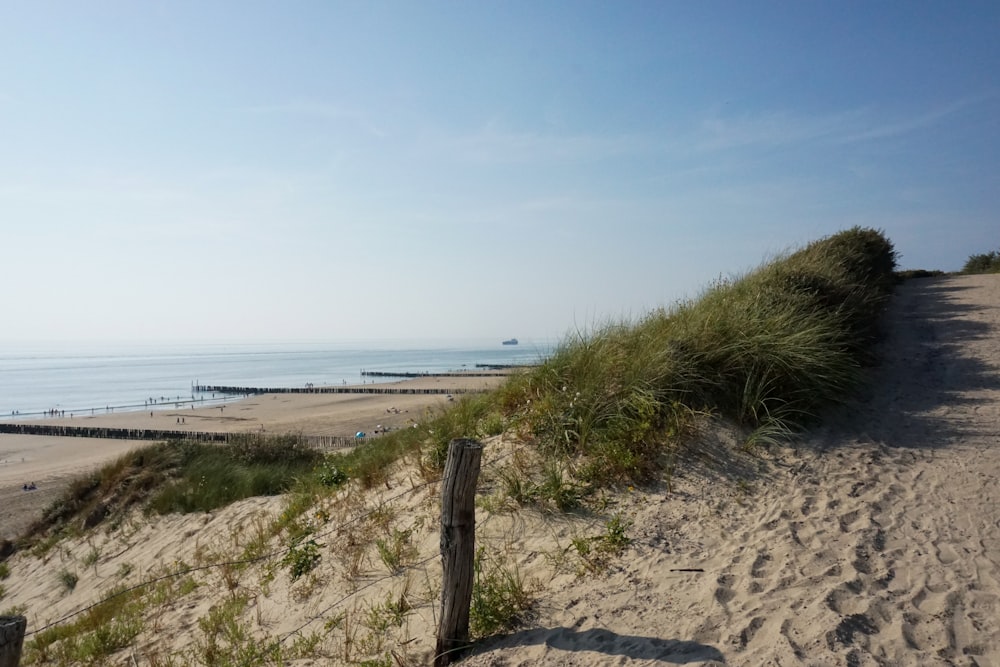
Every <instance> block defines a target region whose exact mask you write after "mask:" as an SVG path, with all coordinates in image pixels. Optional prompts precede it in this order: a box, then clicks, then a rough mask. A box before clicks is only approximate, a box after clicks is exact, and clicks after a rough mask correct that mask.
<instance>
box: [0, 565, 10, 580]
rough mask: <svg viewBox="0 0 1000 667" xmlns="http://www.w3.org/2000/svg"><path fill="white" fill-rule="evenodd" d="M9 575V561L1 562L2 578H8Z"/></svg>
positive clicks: (0, 576) (0, 575)
mask: <svg viewBox="0 0 1000 667" xmlns="http://www.w3.org/2000/svg"><path fill="white" fill-rule="evenodd" d="M9 576H10V565H8V564H7V561H4V562H2V563H0V580H2V579H6V578H7V577H9Z"/></svg>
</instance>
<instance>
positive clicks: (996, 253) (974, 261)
mask: <svg viewBox="0 0 1000 667" xmlns="http://www.w3.org/2000/svg"><path fill="white" fill-rule="evenodd" d="M962 273H1000V250H993V251H990V252H986V253H982V254H979V255H971V256H970V257H969V259H968V260H966V262H965V266H963V267H962Z"/></svg>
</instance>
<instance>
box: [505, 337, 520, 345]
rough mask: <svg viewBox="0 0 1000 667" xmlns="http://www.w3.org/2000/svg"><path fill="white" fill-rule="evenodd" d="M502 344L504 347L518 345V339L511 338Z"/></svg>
mask: <svg viewBox="0 0 1000 667" xmlns="http://www.w3.org/2000/svg"><path fill="white" fill-rule="evenodd" d="M502 344H503V345H517V339H516V338H510V339H508V340H505V341H504V342H503V343H502Z"/></svg>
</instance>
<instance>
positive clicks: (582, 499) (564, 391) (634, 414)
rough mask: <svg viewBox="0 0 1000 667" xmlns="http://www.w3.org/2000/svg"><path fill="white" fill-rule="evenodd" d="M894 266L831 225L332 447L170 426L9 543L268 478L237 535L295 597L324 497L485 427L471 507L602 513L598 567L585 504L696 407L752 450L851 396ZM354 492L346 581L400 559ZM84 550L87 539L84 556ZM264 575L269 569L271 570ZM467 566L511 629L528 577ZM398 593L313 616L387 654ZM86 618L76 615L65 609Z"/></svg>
mask: <svg viewBox="0 0 1000 667" xmlns="http://www.w3.org/2000/svg"><path fill="white" fill-rule="evenodd" d="M992 255H993V256H994V257H993V260H994V261H995V260H996V257H995V255H996V253H993V254H992ZM895 268H896V254H895V251H894V249H893V247H892V244H891V243H890V242H889V240H888V239H886V238H885V236H884V235H883V234H882V233H881V232H879V231H876V230H871V229H861V228H854V229H851V230H847V231H844V232H841V233H839V234H836V235H833V236H831V237H828V238H825V239H822V240H819V241H816V242H814V243H811V244H809V245H807V246H806V247H804V248H802V249H800V250H798V251H795V252H791V253H788V254H786V255H784V256H781V257H779V258H777V259H775V260H773V261H771V262H769V263H767V264H765V265H763V266H761V267H759V268H758V269H756V270H754V271H750V272H748V273H746V274H744V275H741V276H736V277H732V278H727V279H721V280H719V281H717V282H715V283H714V284H712V285H710V286H709V287H708V288H707V289H706V290H705V291H704V293H703V294H701V296H700V297H699V298H697V299H694V300H691V301H687V302H684V303H680V304H678V305H676V306H674V307H672V308H669V309H661V310H657V311H654V312H652V313H649V314H648V315H646V316H645V317H643V318H641V319H639V320H638V321H630V322H612V323H607V324H605V325H603V326H599V327H596V328H595V329H594V330H593V331H588V332H582V333H577V334H574V335H572V336H570V337H569V338H567V339H566V340H565V341H564V342H563V343H562V344H561V345H560V346H559V347H558V349H557V350H556V351H555V352H554V353H553V355H552V356H551V357H550V358H549V359H547V360H545V361H544V362H543V363H542V364H541V365H539V366H537V367H534V368H532V369H530V370H527V371H524V372H521V373H519V374H517V375H514V376H512V377H511V378H510V379H509V381H508V382H507V383H505V384H504V385H503V386H502V387H501V388H499V389H498V390H496V391H494V392H491V393H489V394H483V395H466V396H464V397H462V398H461V399H460V400H458V401H456V402H455V403H454V404H452V406H451V407H450V409H448V410H446V411H443V412H441V413H440V414H437V415H432V416H429V417H428V418H427V419H424V420H421V423H420V426H419V427H418V428H411V429H405V430H401V431H397V432H395V433H392V434H389V435H387V436H385V437H383V438H380V439H379V440H377V441H374V442H372V443H369V444H366V445H365V446H363V447H358V448H355V449H354V450H352V451H350V452H346V453H342V454H332V455H324V454H321V453H319V452H316V451H314V450H312V449H310V448H309V447H307V446H306V445H305V444H304V443H303V442H302V441H301V440H300V439H298V438H295V437H270V436H269V437H263V436H256V435H255V436H247V437H246V438H245V439H244V440H241V441H237V442H235V443H233V444H231V445H230V446H218V445H208V444H201V443H196V442H186V441H180V442H170V443H164V444H159V445H153V446H151V447H146V448H144V449H141V450H137V451H135V452H132V453H130V454H128V455H126V456H124V457H122V458H121V459H119V460H118V461H116V462H115V463H113V464H112V465H109V466H107V467H105V468H104V469H103V470H101V471H99V472H98V473H95V474H94V475H90V476H87V477H85V478H82V479H80V480H78V481H77V483H75V484H74V485H73V486H72V488H71V489H70V491H69V493H68V495H67V497H66V498H64V499H63V500H61V501H60V502H58V503H56V504H55V505H53V506H52V507H51V508H49V510H48V511H47V512H46V513H45V516H44V518H43V520H42V521H41V522H40V523H39V524H37V525H36V526H35V527H34V528H33V530H32V532H31V533H30V535H29V536H28V537H26V538H25V539H24V540H22V542H21V544H20V546H21V547H22V548H24V547H27V546H34V547H35V548H36V549H45V548H51V546H52V545H53V544H54V543H55V542H56V540H58V539H59V538H60V537H61V536H64V535H67V534H72V533H74V532H79V531H82V530H84V529H86V528H88V527H91V526H94V525H97V524H99V523H112V524H113V523H114V522H115V521H120V520H122V517H123V516H124V514H125V512H127V511H129V510H130V509H134V508H136V507H141V508H142V509H143V510H144V511H146V512H149V513H171V512H201V511H210V510H213V509H215V508H218V507H222V506H224V505H226V504H229V503H232V502H233V501H236V500H239V499H242V498H246V497H251V496H260V495H273V494H282V493H286V494H287V503H286V507H285V510H284V512H283V513H282V514H281V515H280V516H279V517H277V518H276V519H275V520H273V521H271V522H270V523H267V524H266V525H265V524H261V525H258V526H257V527H256V528H255V529H254V530H253V531H252V534H248V535H247V536H246V537H245V538H244V542H243V543H242V544H241V545H240V548H241V549H242V553H241V554H240V557H241V558H243V559H246V560H251V559H256V558H258V557H261V556H266V555H267V554H268V549H272V548H273V547H269V546H268V545H269V544H270V542H271V541H272V540H274V539H275V538H278V539H279V540H280V541H282V555H281V556H280V557H278V558H277V559H276V561H275V563H276V565H277V566H280V567H282V568H284V569H285V570H287V575H288V577H289V579H290V580H291V582H293V584H294V586H296V587H298V588H295V589H293V593H292V594H293V595H301V596H308V595H310V594H311V591H313V590H315V589H316V588H317V587H318V586H319V585H320V583H321V579H320V578H317V576H316V572H314V571H315V570H316V569H317V568H318V567H319V566H320V564H321V561H322V559H323V557H324V554H326V553H327V552H328V551H329V550H328V549H326V548H324V542H323V541H320V539H319V538H320V537H321V536H322V535H327V538H328V539H331V540H332V539H334V538H333V537H331V536H330V529H329V528H324V526H325V525H326V524H327V522H333V521H332V519H331V512H333V511H343V512H345V513H346V512H347V510H346V509H342V510H334V509H332V508H333V504H332V500H331V499H334V498H339V499H341V500H343V503H344V505H343V507H350V502H352V501H351V499H352V498H355V499H356V498H361V497H362V495H363V494H361V493H359V492H360V491H363V490H365V489H374V488H379V487H381V486H382V485H385V486H386V487H388V479H389V475H390V474H391V472H392V470H393V469H394V465H393V464H396V463H397V462H400V461H404V462H406V463H407V464H408V465H409V466H410V467H411V468H412V471H413V472H412V473H411V477H410V485H411V488H418V487H419V486H421V485H423V484H426V483H429V482H433V481H435V480H436V479H437V478H438V477H439V476H440V471H441V469H442V467H443V464H444V460H445V456H446V454H447V448H448V444H449V442H450V441H451V440H452V439H453V438H457V437H472V438H479V439H485V438H488V437H490V436H494V435H499V434H501V433H503V434H507V435H508V436H510V438H509V439H511V440H516V441H517V442H518V443H519V448H518V450H517V451H515V452H514V453H512V454H511V455H510V458H509V460H508V461H506V462H505V464H504V465H503V466H501V467H499V468H498V470H497V471H495V473H494V476H493V478H492V486H493V495H491V496H490V497H489V498H483V499H482V506H484V507H485V506H486V505H487V504H488V506H489V509H490V511H491V512H502V511H506V510H507V509H512V508H519V507H531V508H537V509H539V510H542V511H544V512H547V513H560V512H576V511H579V510H581V509H582V510H585V511H587V512H589V513H591V514H592V515H599V516H605V517H606V519H605V523H604V530H603V533H602V534H600V535H598V536H594V537H578V538H575V539H574V540H573V542H572V545H571V548H572V549H573V550H575V552H576V555H577V556H578V557H579V558H580V559H581V562H582V563H583V565H584V570H585V571H586V572H590V573H599V572H601V571H603V570H604V569H605V568H606V567H607V563H608V562H609V560H611V559H614V558H618V557H619V556H620V555H621V553H622V552H623V551H624V550H625V549H627V548H628V547H629V544H630V541H631V540H630V538H629V536H628V532H629V530H630V528H631V524H630V522H629V520H628V519H626V518H625V517H624V516H623V515H621V514H619V513H614V514H611V515H610V516H608V515H607V514H604V509H606V506H602V499H604V500H605V501H606V498H607V494H608V493H609V491H613V490H614V489H616V488H621V487H623V486H627V485H638V484H645V483H648V482H652V481H656V480H661V479H666V480H667V481H668V483H669V477H670V475H671V474H672V473H673V471H674V470H675V469H676V467H677V466H678V465H682V464H683V455H684V454H685V452H686V448H689V447H691V446H692V445H691V443H692V442H693V439H692V435H693V434H695V433H696V432H697V430H698V429H699V428H700V426H701V424H702V423H703V422H704V421H705V420H707V419H709V418H712V419H720V420H724V421H725V422H728V423H729V424H732V425H733V427H734V429H735V430H736V432H737V433H738V434H739V442H740V443H741V444H742V446H743V447H744V448H745V449H747V450H749V451H753V450H755V449H756V448H759V447H766V446H768V445H769V444H771V443H775V442H779V441H782V440H786V439H788V438H790V437H793V436H794V434H796V433H797V432H799V431H800V430H802V429H804V428H806V427H808V426H809V425H810V424H812V423H813V422H815V421H816V420H817V419H818V418H819V417H820V415H821V414H822V412H823V411H824V410H825V409H827V408H828V407H829V406H831V405H833V404H836V403H838V402H841V401H844V400H845V399H847V398H848V397H850V396H851V394H852V392H853V391H854V390H855V389H856V388H857V387H858V385H859V383H861V382H862V380H863V377H864V369H865V366H866V365H868V364H871V363H872V362H873V361H874V355H873V349H874V344H875V343H876V342H877V341H878V339H879V335H880V332H879V322H880V315H881V313H882V311H883V309H884V307H885V305H886V302H887V300H888V298H889V297H890V294H891V291H892V289H893V286H894V285H895V284H896V282H897V281H898V279H899V278H900V276H898V275H897V274H896V273H895ZM345 485H351V486H350V489H351V492H350V493H341V491H342V489H344V488H345ZM355 502H357V503H358V504H357V506H356V509H358V510H359V511H360V510H361V509H364V510H365V514H364V516H365V521H359V522H358V523H353V520H352V526H351V528H350V530H348V531H346V532H344V533H341V532H338V533H337V535H336V537H337V538H338V542H337V543H338V548H337V550H336V551H335V553H334V554H333V555H334V558H336V559H338V564H339V569H338V572H341V573H342V575H341V576H343V577H345V578H346V579H347V580H353V581H355V584H356V581H357V579H358V577H359V576H360V573H361V571H362V569H363V563H364V562H366V560H367V562H370V563H379V562H380V563H381V566H382V568H381V569H382V571H383V572H384V573H388V575H387V576H390V577H392V576H406V575H405V572H406V569H407V568H408V567H409V566H410V565H411V564H413V563H414V561H415V560H416V558H417V551H416V548H415V546H414V543H413V534H414V530H415V528H414V526H413V525H397V524H396V523H395V519H396V517H395V516H394V514H393V510H392V509H391V508H388V507H387V506H379V507H376V508H374V509H372V508H370V507H366V506H365V505H364V503H365V501H364V500H357V501H355ZM98 558H99V554H96V552H95V556H94V559H93V561H94V563H96V562H97V560H98ZM94 563H92V564H94ZM232 567H237V566H232ZM269 572H270V573H269V574H268V576H269V577H271V578H273V577H274V576H275V575H274V567H272V568H271V569H270V570H269ZM69 574H70V573H69V571H67V574H66V576H62V578H61V580H62V582H63V584H64V586H65V588H66V589H67V590H72V588H73V587H74V586H75V585H76V579H75V577H76V576H77V575H76V574H73V577H74V578H73V580H72V584H71V583H70V577H69V576H68V575H69ZM475 574H476V587H475V589H474V593H473V609H472V623H473V633H474V634H475V635H476V636H477V637H485V636H489V635H491V634H494V633H497V632H502V631H506V630H509V629H510V628H512V627H514V626H515V625H516V624H517V623H518V622H519V620H520V619H523V618H525V616H526V614H528V613H529V611H530V609H531V606H532V602H533V600H532V592H531V587H530V585H529V584H528V582H527V581H526V580H525V578H524V577H523V576H522V574H521V573H520V571H519V570H518V568H517V565H516V563H515V562H513V561H509V560H507V559H506V558H505V557H504V554H502V553H487V552H485V551H482V550H480V552H479V554H478V556H477V560H476V568H475ZM126 575H127V573H126ZM407 586H408V584H407ZM230 590H233V588H231V589H230ZM295 591H297V592H295ZM148 595H149V594H147V593H143V594H142V596H139V595H138V594H136V595H130V596H125V597H123V598H122V599H121V600H120V601H119V602H116V603H114V604H115V605H119V606H116V607H115V609H114V612H113V613H115V614H117V615H116V616H115V618H116V619H119V620H117V621H116V623H117V625H112V626H109V627H110V629H109V630H108V631H107V632H108V633H110V634H109V635H108V636H106V637H104V636H103V635H102V638H99V639H94V640H93V641H95V642H98V643H99V644H101V645H106V646H107V647H108V650H112V649H113V647H118V646H121V645H122V642H127V641H129V640H130V638H131V637H133V636H135V634H136V633H138V632H139V630H140V629H141V619H139V618H136V617H133V615H131V614H130V613H126V612H127V610H128V609H131V607H130V606H129V605H132V604H133V603H134V604H138V601H139V600H140V599H142V600H146V599H147V597H148ZM432 597H433V595H430V594H428V595H427V596H425V599H430V598H432ZM414 599H415V596H414V595H412V594H411V593H410V592H409V590H408V588H407V589H406V590H405V591H404V592H401V593H400V594H399V595H395V596H392V597H391V598H387V600H386V602H385V603H384V604H380V605H379V606H377V607H371V608H369V609H368V610H367V611H366V612H365V615H364V619H363V620H361V621H359V620H358V618H360V616H359V615H357V614H355V615H354V616H352V615H340V616H334V617H333V620H330V621H328V623H327V626H328V627H327V631H328V633H339V634H340V635H342V641H341V650H342V652H343V656H342V657H344V659H345V662H346V661H348V660H347V659H346V656H355V657H357V656H359V655H362V654H363V655H365V656H367V657H366V658H365V659H366V660H369V661H371V660H372V658H371V656H373V655H375V656H377V657H376V658H375V660H376V661H378V660H384V661H386V664H390V663H389V661H390V659H396V658H395V654H391V653H390V652H387V649H386V647H385V646H384V645H383V640H384V633H385V632H386V631H388V628H391V627H401V626H402V625H403V620H404V619H405V617H406V615H407V614H408V613H409V611H410V610H411V608H412V605H413V604H414ZM147 603H148V600H147ZM247 603H248V601H247V599H246V598H244V597H240V596H237V595H235V594H234V596H233V598H232V600H231V601H229V602H227V603H226V605H220V606H218V607H216V608H215V609H214V611H213V613H212V615H210V616H209V617H207V618H205V619H203V620H202V621H200V622H199V627H200V629H201V631H202V634H203V637H202V638H201V639H200V640H199V642H198V644H197V646H196V650H197V651H198V652H200V653H199V656H200V657H199V660H201V661H203V662H204V664H240V660H242V659H243V658H245V657H246V656H243V654H242V653H240V652H241V651H245V650H248V651H250V653H248V654H246V655H251V656H256V657H261V656H260V655H259V654H257V653H256V652H255V651H257V650H258V648H254V647H253V642H252V640H251V639H250V635H249V634H248V631H247V630H246V628H245V627H244V626H243V625H241V623H242V621H240V617H241V614H243V610H244V608H245V607H246V606H247ZM95 610H96V611H100V610H101V607H97V608H95ZM102 613H104V612H102ZM107 613H112V612H107ZM84 622H89V621H86V619H85V618H81V619H80V620H79V621H78V622H77V623H80V624H82V623H84ZM67 627H69V628H70V630H58V631H56V630H53V631H52V633H51V641H49V639H46V641H45V642H40V643H39V644H37V645H35V646H34V647H33V648H32V651H33V652H34V653H33V654H32V655H36V656H46V655H51V654H52V652H53V651H57V650H58V651H70V650H71V649H72V651H74V652H83V653H87V652H89V651H91V650H92V648H90V647H89V646H90V645H89V644H88V645H86V646H84V644H83V643H82V642H84V641H85V640H84V639H82V638H80V637H83V636H90V635H88V634H87V632H90V634H93V633H94V632H97V631H96V630H92V631H91V630H85V628H84V627H83V626H82V625H76V624H74V625H73V626H67ZM65 632H69V634H65V635H64V634H63V633H65ZM102 632H103V631H102ZM80 633H84V634H82V635H81V634H80ZM69 636H74V637H77V638H76V639H73V640H72V641H69V640H67V639H66V638H67V637H69ZM338 636H339V635H338ZM47 637H48V635H47ZM86 641H91V640H86ZM310 641H312V640H310ZM316 641H317V642H318V641H319V639H316ZM74 642H75V643H74ZM272 648H273V647H272ZM268 650H271V649H268ZM275 650H276V649H275ZM303 650H304V649H303ZM74 654H75V655H80V654H81V653H74ZM88 654H89V653H88ZM240 656H243V658H241V657H240ZM286 657H287V656H286ZM254 659H256V658H254ZM352 659H353V658H352ZM358 659H359V660H360V659H361V658H358ZM370 664H375V663H370ZM379 664H381V663H379Z"/></svg>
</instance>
